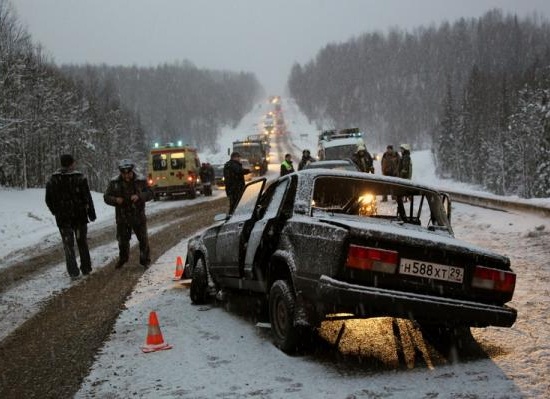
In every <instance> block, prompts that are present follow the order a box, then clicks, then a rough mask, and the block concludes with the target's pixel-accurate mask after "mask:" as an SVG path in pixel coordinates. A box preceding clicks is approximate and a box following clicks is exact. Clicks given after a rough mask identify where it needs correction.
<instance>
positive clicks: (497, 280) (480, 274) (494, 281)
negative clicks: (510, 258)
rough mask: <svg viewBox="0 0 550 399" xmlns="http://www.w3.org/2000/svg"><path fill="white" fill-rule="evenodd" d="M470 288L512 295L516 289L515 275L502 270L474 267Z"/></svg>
mask: <svg viewBox="0 0 550 399" xmlns="http://www.w3.org/2000/svg"><path fill="white" fill-rule="evenodd" d="M472 287H476V288H482V289H485V290H493V291H502V292H509V293H513V292H514V289H515V288H516V274H515V273H512V272H507V271H504V270H498V269H491V268H488V267H484V266H476V269H475V271H474V278H473V279H472Z"/></svg>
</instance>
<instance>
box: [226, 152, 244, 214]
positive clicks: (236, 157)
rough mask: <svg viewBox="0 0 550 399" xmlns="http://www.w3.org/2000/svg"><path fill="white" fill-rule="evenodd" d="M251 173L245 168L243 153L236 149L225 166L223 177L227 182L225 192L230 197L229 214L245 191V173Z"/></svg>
mask: <svg viewBox="0 0 550 399" xmlns="http://www.w3.org/2000/svg"><path fill="white" fill-rule="evenodd" d="M248 173H250V170H249V169H245V168H243V165H242V164H241V154H239V153H238V152H236V151H234V152H232V153H231V158H230V159H229V161H227V162H226V163H225V165H224V166H223V179H224V183H225V194H226V195H227V198H229V214H232V213H233V211H234V209H235V206H236V205H237V202H239V199H240V198H241V195H242V193H243V191H244V186H245V183H244V175H246V174H248Z"/></svg>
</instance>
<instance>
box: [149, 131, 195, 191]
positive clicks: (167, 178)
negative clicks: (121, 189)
mask: <svg viewBox="0 0 550 399" xmlns="http://www.w3.org/2000/svg"><path fill="white" fill-rule="evenodd" d="M200 167H201V163H200V160H199V156H198V154H197V150H196V149H195V148H193V147H190V146H185V145H182V144H181V143H179V142H178V143H166V144H165V145H164V146H161V145H159V144H158V143H156V144H155V146H154V147H153V148H152V149H151V151H150V152H149V157H148V164H147V182H148V184H149V186H150V187H151V190H152V191H153V194H154V199H155V200H159V199H160V198H161V197H172V196H182V195H185V196H188V197H190V198H195V197H196V196H197V191H198V192H201V193H202V190H203V188H202V184H201V180H200V177H199V169H200Z"/></svg>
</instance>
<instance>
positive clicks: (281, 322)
mask: <svg viewBox="0 0 550 399" xmlns="http://www.w3.org/2000/svg"><path fill="white" fill-rule="evenodd" d="M295 308H296V298H295V296H294V293H293V292H292V289H291V287H290V286H289V284H288V282H287V281H285V280H277V281H275V283H274V284H273V285H272V286H271V290H270V291H269V320H270V322H271V332H272V335H273V340H274V343H275V346H277V347H278V348H279V349H281V350H282V351H283V352H286V353H293V352H294V351H295V350H296V347H297V344H298V337H299V332H298V328H297V327H296V326H295V325H294V312H295Z"/></svg>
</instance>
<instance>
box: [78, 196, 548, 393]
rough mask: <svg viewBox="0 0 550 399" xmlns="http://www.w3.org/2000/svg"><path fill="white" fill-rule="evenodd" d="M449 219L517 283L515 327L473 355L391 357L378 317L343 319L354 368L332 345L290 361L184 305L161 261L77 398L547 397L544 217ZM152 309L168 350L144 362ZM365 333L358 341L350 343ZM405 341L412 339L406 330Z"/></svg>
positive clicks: (180, 249) (266, 342) (169, 256)
mask: <svg viewBox="0 0 550 399" xmlns="http://www.w3.org/2000/svg"><path fill="white" fill-rule="evenodd" d="M454 223H455V230H456V235H457V237H459V238H461V239H463V240H465V241H469V242H472V243H475V244H478V245H482V246H485V247H488V248H491V249H493V250H496V251H498V252H500V253H504V254H507V255H509V256H510V257H511V259H512V264H513V265H514V269H515V271H516V272H517V273H518V276H519V277H518V286H517V290H516V294H515V296H514V300H513V303H512V305H513V306H514V307H516V308H517V309H518V311H519V316H518V321H517V322H516V324H515V325H514V326H513V327H512V328H509V329H506V328H494V327H491V328H484V329H473V333H474V336H475V338H476V341H477V342H478V343H479V345H480V347H481V350H482V351H483V352H484V355H482V356H477V357H475V358H474V359H469V360H464V359H462V360H459V361H458V362H456V363H449V364H445V363H441V362H437V361H435V360H434V361H432V359H430V358H429V356H430V353H431V352H430V351H426V350H424V351H423V350H422V345H423V344H422V342H421V341H419V342H416V344H417V345H418V346H417V353H416V354H414V353H413V354H412V355H411V356H407V354H406V352H405V353H404V356H403V355H400V349H399V345H402V344H403V342H396V339H395V337H394V334H393V331H392V323H391V321H389V319H376V320H371V321H367V322H366V323H367V324H362V325H361V327H360V329H359V328H358V327H354V326H353V322H351V323H350V324H349V329H348V330H347V331H349V333H350V334H351V335H350V337H349V338H348V341H351V342H354V345H355V346H356V347H355V350H356V351H358V352H365V353H369V355H368V356H360V357H359V358H358V359H360V360H361V362H357V358H355V360H350V359H349V358H342V357H339V356H336V357H334V356H332V355H330V353H331V349H327V350H325V351H323V352H322V353H324V355H321V356H319V355H318V354H314V355H305V356H296V357H289V356H287V355H285V354H284V353H282V352H281V351H279V350H277V349H276V348H275V347H274V346H273V345H272V344H271V341H270V337H269V330H267V329H265V328H261V327H258V326H257V325H256V324H255V322H254V321H252V320H250V319H249V318H248V317H247V316H246V313H244V314H243V313H242V312H239V311H238V310H235V309H228V310H226V309H223V308H221V307H210V306H208V307H198V306H192V305H191V304H190V300H189V296H188V289H187V288H185V287H182V286H180V285H179V284H177V283H174V282H171V281H169V279H168V278H167V277H168V272H167V270H166V268H165V267H164V266H161V265H160V264H159V265H154V266H153V268H152V269H151V270H150V271H149V272H148V273H147V274H146V275H145V276H144V278H143V279H142V282H141V284H140V285H139V287H138V288H137V289H136V291H135V293H134V294H133V296H132V298H131V299H130V300H129V302H128V303H127V310H126V311H125V312H124V313H123V314H122V316H121V317H120V318H119V320H118V322H117V325H116V328H115V330H116V333H114V334H113V335H112V336H111V339H110V341H109V342H107V343H106V346H105V348H104V349H103V351H102V353H101V355H100V356H99V358H98V360H97V362H96V364H95V366H94V369H93V371H92V373H91V374H90V375H89V377H88V378H87V379H86V381H85V384H84V385H83V387H82V389H81V391H80V392H79V394H78V395H77V397H82V398H84V397H105V398H106V397H129V396H134V395H135V396H137V397H147V398H149V397H150V398H153V397H176V396H181V397H194V398H212V397H231V398H247V397H261V398H283V397H284V398H287V397H289V398H329V397H330V398H350V397H356V398H360V397H362V398H379V397H384V398H435V397H437V398H464V397H468V398H487V397H492V398H543V397H548V394H549V393H550V382H549V379H548V377H547V370H549V369H550V328H549V327H550V326H549V323H548V316H547V315H548V311H549V310H550V302H549V295H548V282H549V279H550V266H549V265H548V262H547V259H548V254H549V253H550V247H549V246H550V244H549V240H548V224H549V222H548V220H541V219H540V218H539V217H534V216H531V215H527V214H517V213H504V212H499V211H493V210H487V209H481V208H474V207H470V206H466V205H460V204H457V205H456V209H455V213H454ZM545 224H546V227H545V228H542V227H541V226H545ZM185 250H186V242H185V241H182V243H181V244H180V245H178V246H177V247H175V248H173V249H172V250H171V251H169V252H168V253H166V254H165V255H164V256H163V258H161V259H159V262H161V263H162V262H163V264H167V263H170V262H171V261H173V259H175V258H176V256H183V255H184V254H185ZM151 310H156V311H157V312H158V314H159V318H160V324H161V327H162V332H163V335H164V338H165V340H166V341H167V342H168V343H170V344H172V345H173V346H174V348H173V349H171V350H169V351H164V352H159V353H154V354H149V355H144V354H143V353H141V352H140V351H139V345H140V344H142V342H143V340H144V337H145V334H146V330H147V327H146V323H147V316H148V313H149V311H151ZM399 328H403V329H406V328H407V327H406V326H404V325H402V324H399ZM329 329H330V327H329ZM365 332H368V334H365ZM365 335H366V336H367V340H366V341H363V342H361V341H360V340H359V338H358V337H365ZM401 336H402V337H405V336H406V334H401ZM408 337H409V339H411V340H413V341H415V340H418V338H417V337H415V336H414V334H413V331H410V334H409V335H408ZM400 356H401V358H404V361H403V359H402V360H399V359H400ZM459 357H460V354H459Z"/></svg>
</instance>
